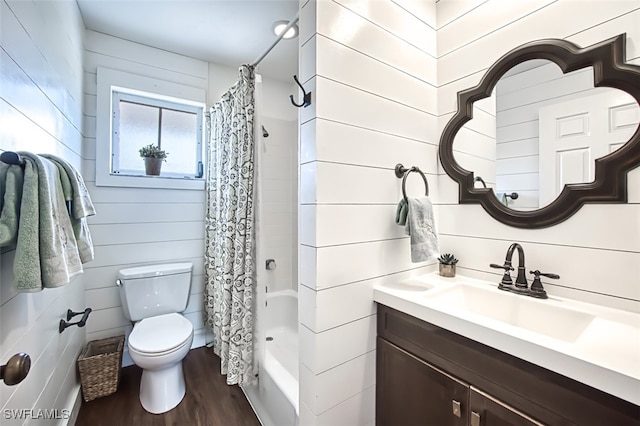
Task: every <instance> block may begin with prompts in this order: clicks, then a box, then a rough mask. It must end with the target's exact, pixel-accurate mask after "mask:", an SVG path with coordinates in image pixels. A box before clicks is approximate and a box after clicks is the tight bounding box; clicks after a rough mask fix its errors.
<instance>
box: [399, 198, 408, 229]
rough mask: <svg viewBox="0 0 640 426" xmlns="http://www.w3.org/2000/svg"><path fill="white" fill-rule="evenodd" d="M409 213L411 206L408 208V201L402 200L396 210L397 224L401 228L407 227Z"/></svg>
mask: <svg viewBox="0 0 640 426" xmlns="http://www.w3.org/2000/svg"><path fill="white" fill-rule="evenodd" d="M408 211H409V206H407V200H405V199H404V198H402V199H401V200H400V202H399V203H398V208H397V210H396V223H397V224H398V225H401V226H405V225H406V224H407V213H408Z"/></svg>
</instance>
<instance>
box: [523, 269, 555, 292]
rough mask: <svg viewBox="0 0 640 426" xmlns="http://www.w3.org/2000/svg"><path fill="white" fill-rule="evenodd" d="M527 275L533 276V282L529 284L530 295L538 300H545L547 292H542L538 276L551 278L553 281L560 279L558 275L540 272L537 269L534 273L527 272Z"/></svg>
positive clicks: (542, 288)
mask: <svg viewBox="0 0 640 426" xmlns="http://www.w3.org/2000/svg"><path fill="white" fill-rule="evenodd" d="M529 273H530V274H533V282H532V283H531V288H530V295H531V296H533V297H537V298H539V299H546V298H547V292H546V291H545V290H544V287H542V282H541V281H540V276H541V275H542V276H543V277H547V278H552V279H554V280H557V279H559V278H560V275H558V274H552V273H547V272H540V271H539V270H537V269H536V270H535V271H529Z"/></svg>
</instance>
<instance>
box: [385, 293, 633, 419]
mask: <svg viewBox="0 0 640 426" xmlns="http://www.w3.org/2000/svg"><path fill="white" fill-rule="evenodd" d="M376 424H377V425H379V426H383V425H384V426H409V425H436V426H445V425H456V426H458V425H471V426H506V425H535V424H550V425H598V426H604V425H607V426H608V425H640V407H638V406H637V405H634V404H632V403H629V402H627V401H624V400H621V399H619V398H617V397H614V396H612V395H609V394H607V393H604V392H602V391H599V390H597V389H594V388H592V387H589V386H587V385H585V384H582V383H579V382H576V381H574V380H572V379H569V378H567V377H565V376H562V375H560V374H557V373H554V372H552V371H549V370H546V369H544V368H542V367H539V366H537V365H534V364H531V363H529V362H527V361H524V360H522V359H519V358H516V357H513V356H511V355H508V354H506V353H504V352H501V351H498V350H496V349H493V348H490V347H488V346H485V345H483V344H480V343H478V342H475V341H473V340H471V339H467V338H465V337H462V336H460V335H457V334H455V333H452V332H450V331H447V330H444V329H442V328H439V327H437V326H435V325H432V324H429V323H427V322H424V321H421V320H419V319H417V318H414V317H412V316H410V315H407V314H404V313H402V312H399V311H396V310H394V309H391V308H389V307H386V306H383V305H378V340H377V377H376Z"/></svg>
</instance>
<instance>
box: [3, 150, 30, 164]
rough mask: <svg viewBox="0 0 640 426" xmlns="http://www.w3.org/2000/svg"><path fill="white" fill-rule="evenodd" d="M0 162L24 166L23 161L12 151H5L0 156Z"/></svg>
mask: <svg viewBox="0 0 640 426" xmlns="http://www.w3.org/2000/svg"><path fill="white" fill-rule="evenodd" d="M0 161H2V162H3V163H7V164H15V165H17V166H24V159H23V158H22V157H20V155H18V154H17V153H15V152H13V151H5V152H3V153H2V154H0Z"/></svg>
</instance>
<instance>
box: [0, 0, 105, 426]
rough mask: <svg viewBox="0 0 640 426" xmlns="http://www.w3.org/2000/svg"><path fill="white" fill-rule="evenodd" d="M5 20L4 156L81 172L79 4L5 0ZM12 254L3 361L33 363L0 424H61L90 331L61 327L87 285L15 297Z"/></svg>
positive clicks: (3, 402)
mask: <svg viewBox="0 0 640 426" xmlns="http://www.w3.org/2000/svg"><path fill="white" fill-rule="evenodd" d="M0 17H1V19H2V23H1V27H2V30H1V31H2V33H1V35H2V36H1V39H0V46H1V50H0V55H1V57H0V67H1V72H0V108H1V109H2V112H1V113H0V151H16V150H24V151H31V152H36V153H51V154H55V155H58V156H60V157H62V158H65V159H66V160H67V161H69V162H71V163H72V164H73V165H74V166H75V167H76V168H78V169H79V170H80V169H81V166H82V139H83V128H82V124H83V123H82V122H83V120H82V109H83V95H82V78H83V66H82V58H83V55H84V50H83V37H84V24H83V22H82V18H81V16H80V12H79V10H78V8H77V6H76V4H75V3H73V2H24V1H6V0H3V1H1V2H0ZM14 255H15V251H14V250H11V249H7V248H4V249H3V252H2V254H1V255H0V324H2V326H1V327H0V363H2V364H5V363H6V362H7V361H8V359H9V358H10V357H11V356H12V355H13V354H15V353H17V352H26V353H28V354H29V355H30V357H31V362H32V364H31V370H30V372H29V375H28V376H27V378H26V379H25V380H24V381H23V382H22V383H20V384H19V385H17V386H11V387H9V386H5V385H4V384H2V385H0V389H1V392H0V408H1V409H2V424H3V425H5V424H6V425H10V424H23V423H25V422H26V423H25V424H35V423H38V422H41V421H42V420H35V419H31V420H28V418H27V417H22V418H21V419H18V418H16V417H15V413H16V412H15V411H14V412H13V413H14V414H12V412H10V411H5V410H34V411H33V412H29V413H26V414H27V415H28V414H30V413H34V414H37V410H39V409H43V410H44V409H46V410H55V409H57V410H58V412H57V417H58V419H57V420H56V419H52V420H50V423H49V424H56V423H63V422H65V421H66V420H65V419H64V418H63V417H66V415H67V414H70V413H71V409H72V408H73V405H74V403H75V399H76V397H77V395H78V391H79V381H78V379H77V377H76V369H75V363H76V358H77V356H78V354H79V353H80V351H81V349H82V348H83V346H84V343H85V329H82V328H78V327H73V328H70V329H67V330H66V331H65V332H64V333H62V334H60V333H58V322H59V321H60V319H62V318H64V317H65V315H66V311H67V309H69V308H70V309H73V310H74V311H80V310H83V309H84V308H85V306H86V305H85V290H84V281H85V279H84V277H83V276H80V277H78V278H76V279H74V280H73V281H72V282H71V283H69V284H67V285H65V286H63V287H60V288H56V289H45V290H44V291H41V292H38V293H16V292H15V291H13V289H12V287H13V258H14ZM93 319H94V318H90V319H89V324H90V323H91V322H92V320H93ZM63 410H64V411H63ZM22 413H23V415H24V413H25V412H24V411H22ZM55 416H56V413H54V417H55Z"/></svg>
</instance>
